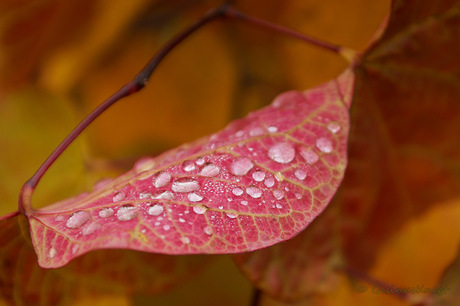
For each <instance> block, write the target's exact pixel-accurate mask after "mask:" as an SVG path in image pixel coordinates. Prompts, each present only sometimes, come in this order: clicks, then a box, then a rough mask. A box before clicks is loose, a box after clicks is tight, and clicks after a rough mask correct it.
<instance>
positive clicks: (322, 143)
mask: <svg viewBox="0 0 460 306" xmlns="http://www.w3.org/2000/svg"><path fill="white" fill-rule="evenodd" d="M316 146H317V147H318V149H320V150H321V151H322V152H324V153H331V152H332V141H331V140H330V139H328V138H326V137H321V138H318V139H317V140H316Z"/></svg>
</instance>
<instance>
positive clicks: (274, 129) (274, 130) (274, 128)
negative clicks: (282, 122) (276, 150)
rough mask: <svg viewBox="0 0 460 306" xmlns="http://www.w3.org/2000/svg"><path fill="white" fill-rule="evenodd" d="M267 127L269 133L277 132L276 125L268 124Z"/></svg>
mask: <svg viewBox="0 0 460 306" xmlns="http://www.w3.org/2000/svg"><path fill="white" fill-rule="evenodd" d="M267 129H268V131H269V132H270V133H276V132H278V128H277V127H276V126H269V127H268V128H267Z"/></svg>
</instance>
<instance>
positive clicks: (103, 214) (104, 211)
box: [99, 208, 114, 218]
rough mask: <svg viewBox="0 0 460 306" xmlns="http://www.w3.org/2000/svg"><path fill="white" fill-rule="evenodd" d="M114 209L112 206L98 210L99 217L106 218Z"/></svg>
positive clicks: (111, 214)
mask: <svg viewBox="0 0 460 306" xmlns="http://www.w3.org/2000/svg"><path fill="white" fill-rule="evenodd" d="M113 214H114V211H113V209H112V208H103V209H101V210H100V211H99V217H101V218H108V217H111V216H113Z"/></svg>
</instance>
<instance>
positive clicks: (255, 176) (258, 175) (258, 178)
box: [252, 170, 265, 182]
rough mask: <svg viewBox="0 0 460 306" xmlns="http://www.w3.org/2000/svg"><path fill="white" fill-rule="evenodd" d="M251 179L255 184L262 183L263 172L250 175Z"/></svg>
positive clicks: (258, 171)
mask: <svg viewBox="0 0 460 306" xmlns="http://www.w3.org/2000/svg"><path fill="white" fill-rule="evenodd" d="M252 178H253V179H254V181H256V182H262V181H263V180H264V179H265V172H263V171H260V170H257V171H254V173H253V174H252Z"/></svg>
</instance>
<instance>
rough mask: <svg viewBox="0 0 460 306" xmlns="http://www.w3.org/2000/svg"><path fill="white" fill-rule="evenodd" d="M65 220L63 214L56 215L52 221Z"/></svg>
mask: <svg viewBox="0 0 460 306" xmlns="http://www.w3.org/2000/svg"><path fill="white" fill-rule="evenodd" d="M64 220H65V216H63V215H59V216H56V218H54V221H56V222H61V221H64Z"/></svg>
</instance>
